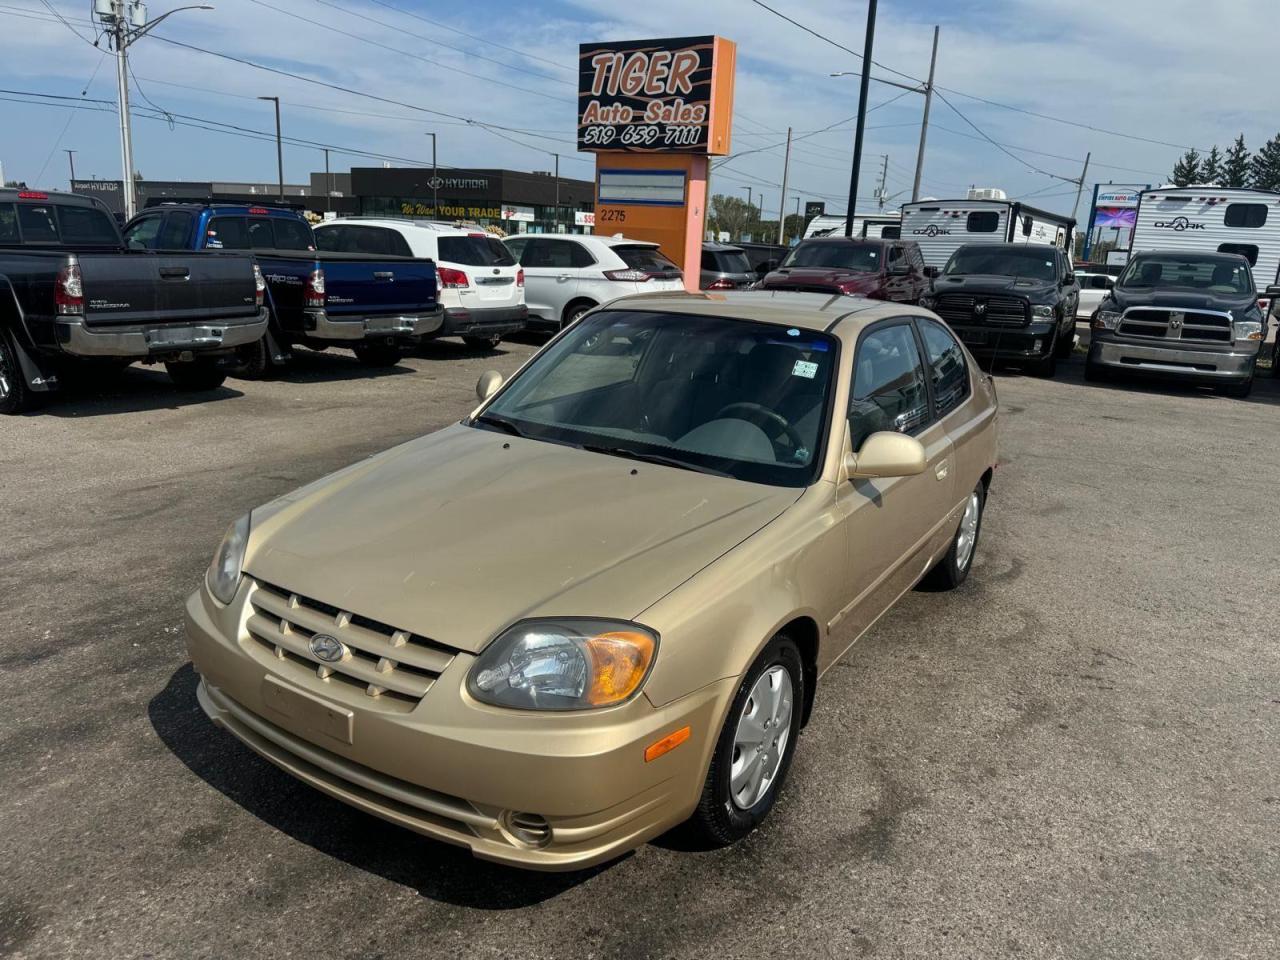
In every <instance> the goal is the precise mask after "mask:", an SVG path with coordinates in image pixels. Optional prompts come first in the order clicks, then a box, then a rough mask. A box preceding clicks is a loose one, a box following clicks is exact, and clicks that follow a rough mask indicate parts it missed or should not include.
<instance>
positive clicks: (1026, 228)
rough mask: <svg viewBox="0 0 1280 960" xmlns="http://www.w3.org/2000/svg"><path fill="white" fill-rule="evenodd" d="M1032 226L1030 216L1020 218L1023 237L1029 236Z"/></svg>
mask: <svg viewBox="0 0 1280 960" xmlns="http://www.w3.org/2000/svg"><path fill="white" fill-rule="evenodd" d="M970 216H973V215H972V214H970ZM993 216H994V214H993ZM1032 226H1033V223H1032V220H1031V218H1030V217H1023V218H1022V235H1023V236H1024V237H1029V236H1031V228H1032ZM991 229H992V230H995V227H992V228H991Z"/></svg>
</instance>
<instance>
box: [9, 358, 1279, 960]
mask: <svg viewBox="0 0 1280 960" xmlns="http://www.w3.org/2000/svg"><path fill="white" fill-rule="evenodd" d="M535 342H536V341H533V340H530V341H528V342H522V343H506V344H503V345H502V347H501V348H500V351H499V352H498V353H497V354H494V355H483V354H477V353H475V352H471V351H468V350H465V349H464V348H463V347H462V346H461V344H455V343H451V342H441V343H438V344H435V345H432V346H430V347H428V348H426V349H425V351H424V352H423V354H422V355H421V356H418V357H414V358H411V359H408V360H406V361H405V362H404V363H402V364H401V365H400V366H399V367H397V368H395V369H393V370H390V371H376V372H370V371H368V370H366V369H364V368H361V367H359V366H358V365H356V364H355V363H354V361H352V360H350V358H349V356H348V355H346V354H333V355H329V354H324V355H319V354H308V353H305V352H302V351H300V357H299V362H298V364H297V366H296V367H295V368H294V370H293V371H292V372H290V373H289V374H288V375H287V376H286V377H284V378H282V379H279V380H276V381H274V382H267V383H246V382H241V381H235V380H229V381H228V382H227V385H226V387H224V388H223V389H222V390H220V391H218V392H217V393H216V394H213V395H207V396H204V397H194V396H184V395H181V394H178V393H175V392H173V391H172V390H171V388H170V386H169V384H168V381H167V379H166V378H165V376H164V375H163V373H160V372H152V371H148V370H142V369H137V368H134V369H131V370H129V371H126V372H125V373H124V374H122V375H121V376H120V377H119V378H118V379H117V380H113V381H109V382H104V383H100V384H98V385H96V386H94V387H92V388H88V389H86V390H84V391H82V392H80V393H78V394H76V395H74V396H71V397H69V398H67V399H65V400H63V401H62V402H60V403H59V404H58V405H56V406H52V407H50V408H49V409H48V410H47V411H46V412H44V413H43V414H40V415H37V416H31V417H21V418H9V419H4V420H0V490H3V492H4V509H3V513H0V611H2V612H3V618H2V620H0V622H2V623H3V625H4V626H3V634H2V636H3V644H2V645H0V783H2V784H3V785H4V787H3V790H2V791H0V863H3V866H4V883H3V884H2V885H0V955H11V956H15V957H33V958H34V957H41V958H44V957H50V958H65V957H77V958H78V957H109V958H128V957H156V958H170V957H173V958H188V957H210V958H231V957H266V956H271V957H307V958H313V957H315V958H320V957H324V958H328V957H343V958H346V957H350V958H356V957H359V958H376V957H391V956H405V957H410V956H413V957H417V956H435V957H504V958H505V957H521V958H523V957H546V958H553V957H554V958H562V957H596V958H607V957H620V958H650V957H652V958H668V957H673V958H674V957H679V958H685V957H715V958H735V957H785V956H802V957H810V956H813V957H828V956H830V957H927V958H939V957H979V958H984V960H985V958H997V957H1010V958H1015V957H1016V958H1030V957H1046V958H1048V957H1055V958H1056V957H1068V958H1097V957H1117V958H1120V957H1126V958H1128V957H1153V958H1155V957H1158V958H1172V957H1179V958H1192V957H1206V958H1208V957H1224V958H1225V957H1259V958H1262V957H1275V956H1277V955H1280V896H1278V895H1277V891H1278V890H1280V657H1278V656H1277V653H1276V640H1277V638H1276V633H1275V631H1276V619H1277V611H1278V609H1280V608H1278V607H1277V602H1278V597H1280V594H1278V592H1277V590H1276V582H1277V581H1276V573H1275V571H1276V569H1277V565H1278V564H1280V496H1278V494H1277V489H1278V488H1277V483H1276V481H1277V478H1280V380H1271V379H1263V380H1260V381H1259V382H1258V385H1257V387H1256V388H1255V391H1254V395H1253V396H1252V397H1251V398H1250V399H1249V400H1246V401H1241V400H1233V399H1229V398H1225V397H1219V396H1214V395H1212V394H1208V393H1205V392H1201V391H1196V390H1190V389H1185V388H1181V387H1146V386H1111V385H1108V386H1095V385H1092V384H1086V383H1085V382H1084V380H1083V364H1082V362H1081V358H1080V356H1079V355H1078V354H1077V355H1076V357H1074V358H1073V359H1072V360H1071V361H1070V363H1068V364H1067V365H1066V366H1065V367H1064V368H1063V369H1062V370H1061V371H1060V373H1059V376H1058V378H1057V379H1055V380H1053V381H1043V380H1037V379H1031V378H1027V377H1022V376H1020V375H1018V374H1016V373H1013V372H1006V373H1002V374H1001V375H999V377H998V381H999V383H998V389H999V394H1000V400H1001V404H1002V410H1001V420H1002V439H1001V448H1002V456H1001V460H1002V466H1001V468H1000V470H999V472H998V473H997V475H996V480H995V484H994V487H993V490H992V497H991V500H990V503H989V507H988V513H987V518H986V524H985V527H984V531H983V539H982V542H981V544H980V546H979V555H978V560H977V566H976V567H975V570H974V573H973V575H972V576H971V578H970V579H969V581H968V583H967V584H966V585H965V586H964V587H963V588H961V589H960V590H959V591H958V592H956V593H954V594H939V593H924V592H918V593H913V594H910V595H909V596H908V597H906V598H905V600H904V601H903V602H902V603H901V604H900V605H899V606H898V607H897V608H896V609H895V610H894V611H892V612H891V613H890V614H889V615H888V616H886V617H885V618H884V619H883V620H882V621H881V622H880V623H879V624H878V625H877V626H876V627H875V628H874V630H873V631H872V632H871V633H870V634H869V635H868V636H867V637H866V638H864V640H863V641H862V642H861V643H860V644H859V645H858V646H857V647H855V648H854V650H853V651H852V652H851V654H850V655H849V657H848V658H847V659H846V660H845V661H844V662H843V663H842V664H840V665H839V666H837V667H836V668H835V669H833V670H831V671H830V672H829V673H828V674H827V675H826V677H825V678H824V679H823V681H822V682H821V683H820V684H819V687H818V700H817V709H816V712H815V716H814V718H813V722H812V723H811V724H810V726H809V727H808V729H807V730H806V732H805V735H804V736H803V738H802V739H801V741H800V744H799V750H798V754H797V756H796V761H795V765H794V767H793V769H792V772H791V778H790V781H789V783H788V785H787V788H786V790H785V791H784V793H783V797H782V801H781V804H780V806H779V807H778V808H777V809H776V810H775V811H774V813H773V815H772V817H771V819H770V820H769V821H768V822H767V823H766V824H765V826H764V828H763V829H761V830H759V831H758V832H756V833H755V834H753V835H752V836H750V837H749V838H748V839H747V840H746V841H744V842H743V843H741V844H740V845H738V846H737V847H734V848H731V849H727V850H717V851H710V852H707V851H702V850H696V849H693V850H691V849H687V848H686V846H685V845H684V844H683V842H682V841H680V840H679V839H678V838H663V839H661V840H659V841H658V842H656V843H652V844H649V845H647V846H645V847H643V848H641V849H640V850H639V851H637V852H636V853H635V854H634V855H631V856H629V857H626V858H624V859H623V860H621V861H619V862H616V863H614V864H612V865H609V866H607V867H604V868H601V869H597V870H593V871H590V872H587V873H584V874H571V875H540V874H525V873H519V872H515V871H511V870H508V869H504V868H500V867H496V866H492V865H488V864H485V863H481V862H478V861H475V860H473V859H471V857H470V856H469V855H468V854H467V853H465V852H463V851H460V850H456V849H454V848H452V847H448V846H444V845H441V844H438V843H435V842H432V841H428V840H426V839H423V838H420V837H417V836H415V835H412V834H409V833H407V832H404V831H401V830H399V829H397V828H394V827H391V826H389V825H386V824H383V823H381V822H380V821H378V820H375V819H372V818H370V817H368V816H365V815H363V814H360V813H357V812H355V811H353V810H350V809H348V808H346V807H344V806H342V805H341V804H338V803H336V802H334V801H331V800H329V799H326V798H325V797H322V796H321V795H319V794H317V793H315V792H313V791H311V790H310V789H308V788H306V787H304V786H301V785H300V784H298V783H296V782H295V781H294V780H292V779H291V778H290V777H288V776H287V775H285V774H283V773H281V772H279V771H277V770H276V769H275V768H274V767H272V766H271V765H270V764H268V763H267V762H265V761H263V760H260V759H258V758H257V757H256V756H255V755H253V754H251V753H250V752H249V751H248V750H247V749H245V748H244V747H242V746H240V745H239V744H238V743H237V742H235V741H234V740H233V739H232V738H231V737H230V736H229V735H227V734H224V733H221V732H219V731H216V730H215V729H214V728H213V727H212V726H211V725H210V724H209V723H208V722H207V721H206V720H205V718H204V716H203V714H202V713H201V712H200V710H199V709H198V708H197V706H196V702H195V696H194V692H195V677H194V675H193V673H192V670H191V668H190V666H189V665H188V664H187V662H186V655H185V651H184V646H183V642H182V636H181V614H182V603H183V599H184V597H185V596H186V594H187V593H189V592H190V590H191V589H193V588H194V586H195V585H196V584H197V582H198V580H199V578H200V576H201V574H202V572H203V570H204V568H205V566H206V565H207V564H208V562H209V558H210V555H211V554H212V551H213V549H214V546H215V545H216V543H217V541H218V538H219V537H220V536H221V534H222V532H223V530H224V529H225V527H226V525H227V524H228V522H230V521H231V520H232V519H234V518H235V517H236V516H238V515H240V514H241V513H243V512H245V511H246V510H248V509H249V508H250V507H252V506H254V505H255V504H257V503H260V502H262V501H264V500H267V499H269V498H271V497H272V496H275V495H277V494H279V493H283V492H285V491H287V490H289V489H292V488H294V487H296V486H299V485H301V484H303V483H305V482H307V481H309V480H312V479H314V478H316V477H318V476H321V475H323V474H325V473H327V472H329V471H331V470H333V469H335V468H337V467H340V466H342V465H344V464H346V463H349V462H351V461H353V460H356V459H359V458H361V457H364V456H366V455H368V454H371V453H373V452H375V451H378V450H380V449H383V448H385V447H387V446H390V445H392V444H395V443H398V442H400V441H402V440H406V439H408V438H410V437H413V436H415V435H418V434H421V433H424V432H427V431H430V430H433V429H435V428H438V427H440V426H443V425H444V424H446V423H448V422H450V421H453V420H456V419H457V418H458V417H459V416H461V415H463V414H465V413H466V412H467V411H468V410H469V409H470V408H471V406H472V405H473V404H474V393H473V386H474V383H475V380H476V377H477V376H478V375H479V374H480V373H481V372H482V371H484V370H486V369H489V368H491V367H492V368H497V369H499V370H501V371H503V372H504V373H505V372H510V371H511V370H513V369H514V368H515V367H516V366H517V365H518V364H519V363H520V362H522V360H523V359H524V358H525V357H527V356H528V355H529V354H530V353H531V352H532V350H533V349H534V346H533V344H534V343H535Z"/></svg>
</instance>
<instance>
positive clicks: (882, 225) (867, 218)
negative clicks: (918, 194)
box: [804, 212, 902, 240]
mask: <svg viewBox="0 0 1280 960" xmlns="http://www.w3.org/2000/svg"><path fill="white" fill-rule="evenodd" d="M901 218H902V214H900V213H897V212H893V213H855V214H854V215H853V235H854V236H855V237H866V238H869V239H872V240H876V239H883V240H897V239H898V232H897V231H898V224H899V221H900V220H901ZM843 236H844V217H837V216H826V215H824V216H821V217H814V218H813V219H812V220H810V221H809V226H807V227H806V228H805V231H804V238H805V239H806V240H808V239H809V238H810V237H843Z"/></svg>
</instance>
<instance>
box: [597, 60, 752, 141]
mask: <svg viewBox="0 0 1280 960" xmlns="http://www.w3.org/2000/svg"><path fill="white" fill-rule="evenodd" d="M734 57H735V48H734V46H733V44H732V43H729V42H727V41H725V40H723V39H721V38H718V37H680V38H676V39H667V40H628V41H624V42H619V43H584V44H582V45H581V46H580V47H579V48H578V149H579V150H593V151H600V150H610V151H612V150H621V151H626V152H632V153H710V154H724V153H728V152H729V125H728V115H729V113H731V112H732V109H733V104H732V102H731V100H732V93H731V91H732V84H731V83H729V84H725V85H723V87H722V86H721V85H720V84H718V83H717V82H716V77H717V75H719V74H720V73H722V72H723V73H726V74H728V75H730V76H731V75H732V71H733V60H734ZM717 94H721V95H720V96H717ZM726 101H727V102H726Z"/></svg>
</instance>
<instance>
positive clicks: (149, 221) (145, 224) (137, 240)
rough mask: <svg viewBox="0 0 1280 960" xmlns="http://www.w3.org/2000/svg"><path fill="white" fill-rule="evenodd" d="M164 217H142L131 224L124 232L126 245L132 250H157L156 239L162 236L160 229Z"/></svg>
mask: <svg viewBox="0 0 1280 960" xmlns="http://www.w3.org/2000/svg"><path fill="white" fill-rule="evenodd" d="M163 222H164V217H161V216H158V215H157V216H154V217H141V218H139V219H137V220H135V221H133V223H131V224H129V228H128V229H127V230H125V232H124V240H125V244H126V245H128V247H129V248H130V249H132V250H154V249H156V238H157V237H159V236H160V227H161V225H162V224H163Z"/></svg>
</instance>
